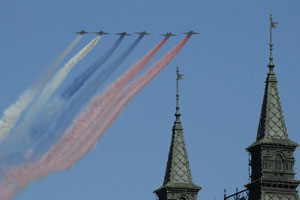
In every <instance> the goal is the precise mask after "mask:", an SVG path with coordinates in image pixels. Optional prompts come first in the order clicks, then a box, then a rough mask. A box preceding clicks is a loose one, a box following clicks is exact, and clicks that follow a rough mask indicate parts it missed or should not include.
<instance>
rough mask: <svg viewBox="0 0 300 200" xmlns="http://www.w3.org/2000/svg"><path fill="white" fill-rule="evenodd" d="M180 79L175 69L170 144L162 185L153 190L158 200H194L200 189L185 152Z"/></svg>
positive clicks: (180, 75)
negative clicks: (195, 181)
mask: <svg viewBox="0 0 300 200" xmlns="http://www.w3.org/2000/svg"><path fill="white" fill-rule="evenodd" d="M180 79H182V74H179V71H178V67H177V94H176V101H177V103H176V113H175V117H176V120H175V122H174V126H173V129H172V132H173V134H172V142H171V146H170V151H169V157H168V162H167V167H166V173H165V179H164V182H163V185H162V186H161V187H160V188H159V189H157V190H155V191H154V192H155V193H156V194H157V196H158V198H159V200H196V199H197V194H198V192H199V190H200V189H201V187H199V186H197V185H195V184H194V183H193V181H192V176H191V171H190V165H189V160H188V156H187V152H186V147H185V141H184V136H183V128H182V125H181V121H180V116H181V114H180V112H179V93H178V81H179V80H180Z"/></svg>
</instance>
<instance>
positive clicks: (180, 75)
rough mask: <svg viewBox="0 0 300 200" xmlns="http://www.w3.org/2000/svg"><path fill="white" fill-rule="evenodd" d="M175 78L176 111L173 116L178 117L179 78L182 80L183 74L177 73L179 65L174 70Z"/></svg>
mask: <svg viewBox="0 0 300 200" xmlns="http://www.w3.org/2000/svg"><path fill="white" fill-rule="evenodd" d="M176 74H177V78H176V82H177V87H176V113H175V116H176V118H177V119H178V118H179V117H180V112H179V80H183V76H184V74H179V66H177V70H176Z"/></svg>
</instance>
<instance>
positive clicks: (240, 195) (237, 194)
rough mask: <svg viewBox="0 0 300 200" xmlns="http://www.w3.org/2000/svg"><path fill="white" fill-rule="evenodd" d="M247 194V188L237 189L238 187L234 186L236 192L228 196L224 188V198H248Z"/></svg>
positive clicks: (245, 199)
mask: <svg viewBox="0 0 300 200" xmlns="http://www.w3.org/2000/svg"><path fill="white" fill-rule="evenodd" d="M248 196H249V195H248V189H244V190H241V191H239V189H238V188H236V192H235V193H234V194H231V195H228V196H227V194H226V190H224V200H232V199H233V200H248Z"/></svg>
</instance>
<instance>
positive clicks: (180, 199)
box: [179, 197, 187, 200]
mask: <svg viewBox="0 0 300 200" xmlns="http://www.w3.org/2000/svg"><path fill="white" fill-rule="evenodd" d="M179 200H187V199H186V198H185V197H179Z"/></svg>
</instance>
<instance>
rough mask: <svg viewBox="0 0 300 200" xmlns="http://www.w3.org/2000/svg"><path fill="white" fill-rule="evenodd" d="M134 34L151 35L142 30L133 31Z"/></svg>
mask: <svg viewBox="0 0 300 200" xmlns="http://www.w3.org/2000/svg"><path fill="white" fill-rule="evenodd" d="M135 34H138V35H143V36H144V35H152V34H150V33H147V32H146V31H143V32H135Z"/></svg>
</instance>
